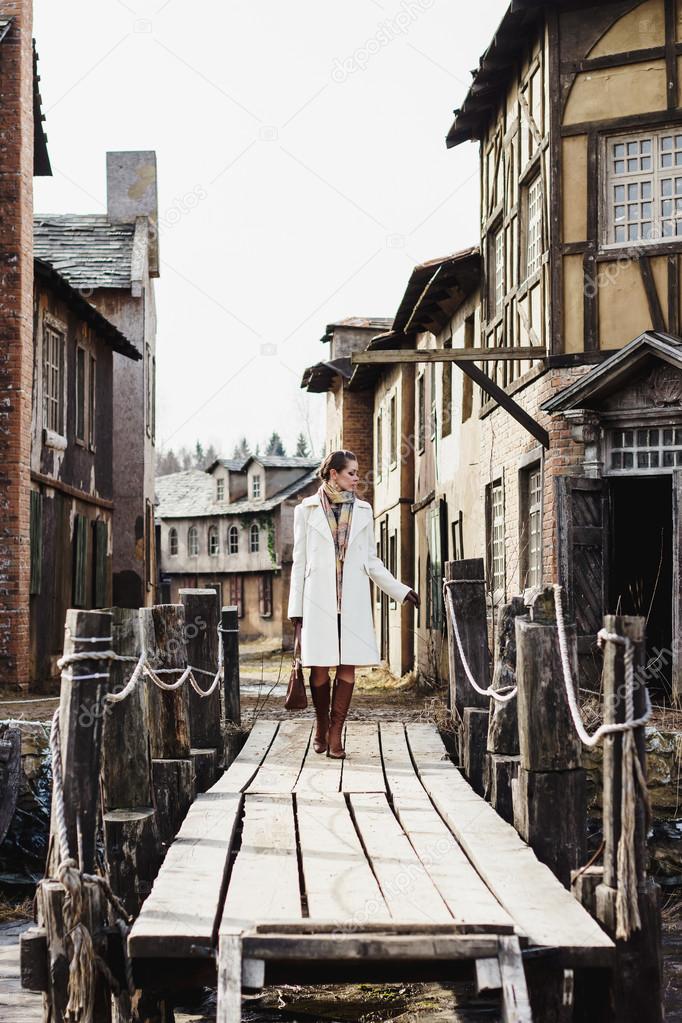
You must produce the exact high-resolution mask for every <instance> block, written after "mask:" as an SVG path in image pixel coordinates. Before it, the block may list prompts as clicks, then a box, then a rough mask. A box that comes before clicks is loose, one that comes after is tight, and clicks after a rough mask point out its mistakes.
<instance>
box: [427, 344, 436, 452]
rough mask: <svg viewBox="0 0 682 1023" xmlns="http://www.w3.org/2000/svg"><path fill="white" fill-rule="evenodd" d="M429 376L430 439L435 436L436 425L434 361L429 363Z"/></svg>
mask: <svg viewBox="0 0 682 1023" xmlns="http://www.w3.org/2000/svg"><path fill="white" fill-rule="evenodd" d="M429 376H430V378H431V379H430V381H429V384H430V387H429V390H430V391H431V417H430V423H431V429H430V431H429V432H430V435H431V440H434V438H435V436H436V426H437V424H436V364H435V362H432V363H431V372H430V374H429Z"/></svg>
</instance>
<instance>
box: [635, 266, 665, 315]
mask: <svg viewBox="0 0 682 1023" xmlns="http://www.w3.org/2000/svg"><path fill="white" fill-rule="evenodd" d="M639 270H640V273H641V275H642V284H643V285H644V291H645V292H646V300H647V304H648V306H649V315H650V317H651V325H652V327H653V328H654V330H663V331H664V330H665V329H666V326H665V320H664V319H663V310H662V309H661V302H660V299H659V297H658V291H657V289H656V282H655V280H654V275H653V272H652V269H651V260H650V259H649V257H648V255H647V254H646V253H643V254H642V255H641V256H640V257H639Z"/></svg>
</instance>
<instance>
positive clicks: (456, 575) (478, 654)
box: [445, 558, 490, 716]
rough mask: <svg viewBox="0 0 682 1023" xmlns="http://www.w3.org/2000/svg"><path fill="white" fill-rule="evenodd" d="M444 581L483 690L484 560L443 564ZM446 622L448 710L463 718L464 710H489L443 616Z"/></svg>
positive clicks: (486, 662)
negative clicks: (472, 683) (448, 674)
mask: <svg viewBox="0 0 682 1023" xmlns="http://www.w3.org/2000/svg"><path fill="white" fill-rule="evenodd" d="M445 579H446V580H448V581H451V582H452V585H451V586H450V587H449V590H450V593H451V596H452V604H453V607H454V611H455V617H456V619H457V630H458V632H459V638H460V641H461V644H462V651H463V653H464V656H465V658H466V661H467V664H468V665H469V668H470V670H471V674H472V675H473V677H474V678H475V679H476V682H477V683H478V685H479V686H480V687H481V689H486V688H487V687H488V685H489V684H490V657H489V653H488V630H487V619H486V604H485V572H484V566H483V559H482V558H470V559H467V560H464V561H448V562H446V564H445ZM446 621H447V628H448V652H449V658H450V707H451V708H452V709H453V710H454V709H455V708H456V709H457V712H458V713H459V714H460V716H463V712H464V708H465V707H480V708H482V709H483V710H488V704H489V697H487V696H483V695H482V694H481V693H479V692H477V690H475V689H474V688H473V686H472V685H471V683H470V682H469V679H468V677H467V674H466V671H465V669H464V665H463V663H462V658H461V656H460V653H459V648H458V643H457V640H456V637H455V634H454V629H453V626H452V623H451V621H450V615H449V614H446Z"/></svg>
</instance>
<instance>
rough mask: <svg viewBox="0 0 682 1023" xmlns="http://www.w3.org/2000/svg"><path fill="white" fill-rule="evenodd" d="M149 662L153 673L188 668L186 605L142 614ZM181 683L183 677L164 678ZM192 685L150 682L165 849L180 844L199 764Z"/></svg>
mask: <svg viewBox="0 0 682 1023" xmlns="http://www.w3.org/2000/svg"><path fill="white" fill-rule="evenodd" d="M140 616H141V623H142V635H143V641H144V646H145V649H146V651H147V660H148V662H149V664H150V666H151V667H152V668H162V669H168V668H174V669H180V670H182V669H184V668H185V667H186V666H187V649H186V644H185V613H184V608H183V606H182V604H158V605H156V606H154V607H143V608H140ZM160 677H161V679H162V681H164V682H166V683H173V682H177V681H178V679H179V678H180V671H174V672H173V673H169V674H165V673H164V674H163V675H162V676H160ZM188 688H189V687H188V684H187V683H186V682H185V683H184V684H183V685H182V686H180V688H179V689H175V690H173V691H172V692H167V691H166V690H164V689H161V688H159V687H158V686H157V685H156V684H155V683H154V682H153V681H152V680H151V679H148V680H147V687H146V691H147V708H148V721H149V741H150V748H151V755H152V781H153V784H154V794H155V805H156V808H157V811H158V818H157V819H158V825H159V834H160V837H161V843H162V848H163V849H167V847H168V845H170V843H171V842H172V840H173V839H174V838H175V835H176V833H177V831H178V828H179V827H180V825H181V823H182V821H183V820H184V817H185V814H186V813H187V811H188V809H189V807H190V804H191V802H192V800H193V799H194V764H193V762H192V759H191V755H190V738H189V696H188V692H187V690H188Z"/></svg>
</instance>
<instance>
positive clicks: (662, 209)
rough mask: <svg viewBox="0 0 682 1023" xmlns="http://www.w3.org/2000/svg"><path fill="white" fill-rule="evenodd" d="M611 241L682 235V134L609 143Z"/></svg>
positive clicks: (667, 133) (607, 234)
mask: <svg viewBox="0 0 682 1023" xmlns="http://www.w3.org/2000/svg"><path fill="white" fill-rule="evenodd" d="M604 237H605V242H606V244H607V245H614V244H616V245H618V244H620V245H623V244H628V243H630V242H645V243H646V242H651V241H658V240H660V239H663V240H665V239H666V238H679V237H682V133H680V134H678V133H676V132H672V131H670V130H667V131H661V132H647V133H646V134H644V135H625V136H619V137H617V138H611V139H608V140H607V142H606V225H605V231H604Z"/></svg>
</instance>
